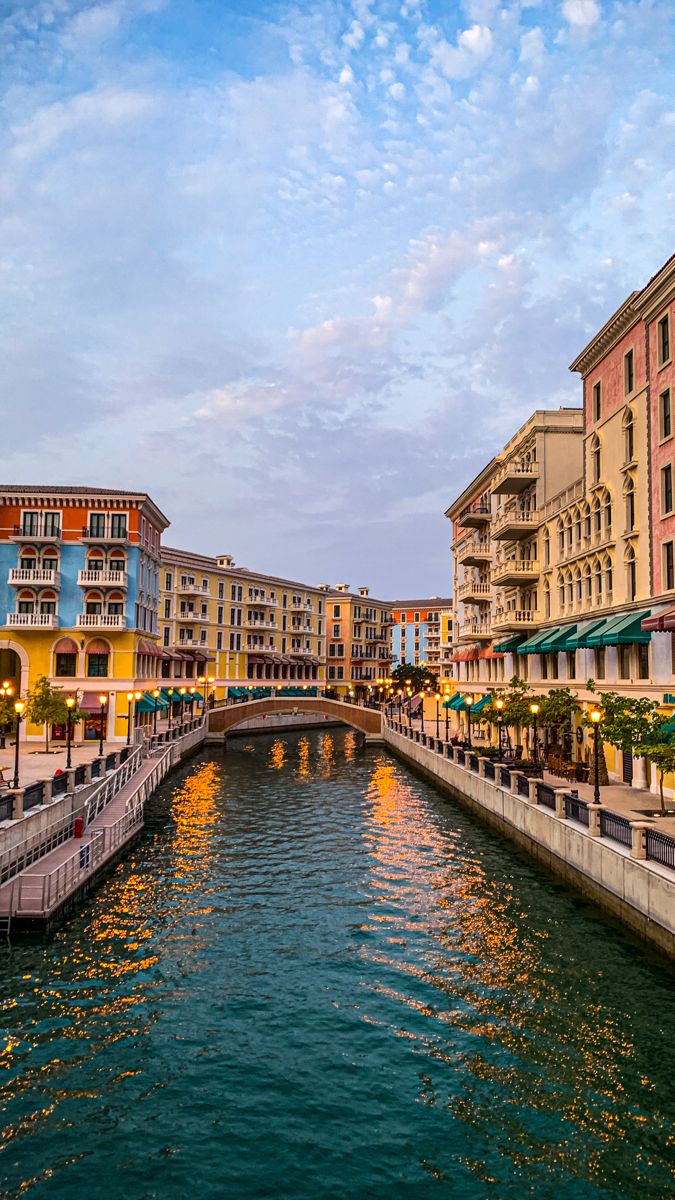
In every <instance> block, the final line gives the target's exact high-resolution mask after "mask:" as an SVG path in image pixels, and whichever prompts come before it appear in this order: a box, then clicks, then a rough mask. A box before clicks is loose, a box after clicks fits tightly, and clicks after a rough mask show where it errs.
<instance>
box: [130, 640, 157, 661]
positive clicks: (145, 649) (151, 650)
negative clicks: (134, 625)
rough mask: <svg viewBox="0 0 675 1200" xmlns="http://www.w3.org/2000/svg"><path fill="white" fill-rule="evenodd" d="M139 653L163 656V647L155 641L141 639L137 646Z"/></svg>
mask: <svg viewBox="0 0 675 1200" xmlns="http://www.w3.org/2000/svg"><path fill="white" fill-rule="evenodd" d="M136 649H137V651H138V653H139V654H148V655H149V656H150V658H162V657H163V654H162V649H161V647H160V646H158V645H157V644H156V643H155V642H144V641H140V642H139V643H138V646H137V647H136Z"/></svg>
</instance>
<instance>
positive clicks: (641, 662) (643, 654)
mask: <svg viewBox="0 0 675 1200" xmlns="http://www.w3.org/2000/svg"><path fill="white" fill-rule="evenodd" d="M637 657H638V671H637V674H638V679H649V646H643V645H639V646H638V656H637Z"/></svg>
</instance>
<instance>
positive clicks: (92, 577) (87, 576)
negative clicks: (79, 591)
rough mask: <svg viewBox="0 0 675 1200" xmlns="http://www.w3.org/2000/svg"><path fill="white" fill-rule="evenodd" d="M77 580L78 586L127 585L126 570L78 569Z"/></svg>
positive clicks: (121, 586)
mask: <svg viewBox="0 0 675 1200" xmlns="http://www.w3.org/2000/svg"><path fill="white" fill-rule="evenodd" d="M77 582H78V584H79V586H80V587H119V588H125V587H126V586H127V573H126V571H92V570H89V569H87V570H84V571H78V573H77Z"/></svg>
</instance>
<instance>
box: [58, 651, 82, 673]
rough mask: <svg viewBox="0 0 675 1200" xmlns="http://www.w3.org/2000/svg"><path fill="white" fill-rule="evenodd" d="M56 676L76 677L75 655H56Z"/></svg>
mask: <svg viewBox="0 0 675 1200" xmlns="http://www.w3.org/2000/svg"><path fill="white" fill-rule="evenodd" d="M56 674H57V675H61V676H66V675H68V676H73V675H77V655H76V654H57V655H56Z"/></svg>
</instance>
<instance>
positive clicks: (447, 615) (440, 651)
mask: <svg viewBox="0 0 675 1200" xmlns="http://www.w3.org/2000/svg"><path fill="white" fill-rule="evenodd" d="M452 603H453V602H452V597H449V596H446V597H440V596H432V597H430V598H428V599H426V600H392V601H391V605H392V613H391V615H392V622H393V623H392V626H391V652H392V660H393V663H394V665H395V666H397V665H398V664H400V663H404V662H405V663H410V664H411V665H412V666H428V667H429V669H430V670H432V671H433V672H434V674H435V675H436V676H437V677H438V678H439V679H449V678H451V673H452V663H451V661H450V659H451V656H452Z"/></svg>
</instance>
